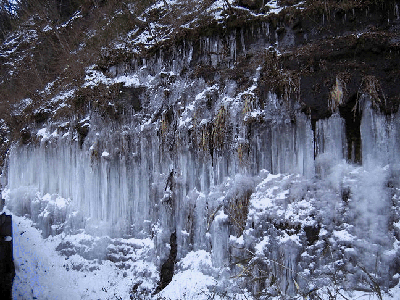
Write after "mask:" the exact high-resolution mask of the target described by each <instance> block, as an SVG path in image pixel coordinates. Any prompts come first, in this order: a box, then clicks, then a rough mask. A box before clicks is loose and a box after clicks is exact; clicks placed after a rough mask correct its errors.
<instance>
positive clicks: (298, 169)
mask: <svg viewBox="0 0 400 300" xmlns="http://www.w3.org/2000/svg"><path fill="white" fill-rule="evenodd" d="M231 2H232V1H230V2H228V3H231ZM288 2H290V1H288ZM293 2H296V1H293ZM328 2H329V6H325V7H324V4H323V3H319V2H314V4H308V5H307V6H306V8H304V9H300V8H298V7H296V5H295V4H296V3H292V4H290V5H291V6H289V7H287V8H286V9H285V10H282V11H281V12H280V13H279V14H272V13H270V14H258V15H256V16H254V13H253V14H251V17H249V15H243V9H239V8H238V7H236V6H235V5H233V7H231V8H230V9H228V11H230V13H228V16H227V17H226V19H224V21H221V22H211V23H210V24H209V26H205V27H202V28H200V29H196V30H192V31H190V30H188V31H182V32H180V34H181V35H177V36H175V37H174V39H173V40H169V41H166V42H160V43H159V44H157V45H155V46H154V47H151V48H148V49H146V50H145V51H143V52H141V54H140V55H137V56H136V57H135V56H133V57H129V59H127V58H126V57H123V59H120V58H118V59H117V57H116V54H115V53H108V54H107V55H104V57H103V59H102V60H101V61H99V63H98V64H97V65H95V66H91V67H90V68H88V69H87V70H86V77H85V81H84V83H83V84H82V85H81V86H80V87H79V88H77V89H73V90H69V91H63V93H61V94H59V95H58V96H56V97H54V98H52V99H51V101H50V102H49V103H50V104H51V105H53V106H54V109H55V111H54V112H53V113H52V114H50V113H48V112H47V113H48V114H47V113H46V111H45V110H38V111H36V113H35V114H34V116H35V118H33V119H34V120H35V121H34V122H33V123H31V124H28V125H27V126H25V127H24V130H25V131H23V132H21V140H22V142H23V143H19V144H17V143H15V144H13V146H12V147H11V149H10V152H9V158H8V164H7V167H8V169H7V176H8V177H7V182H8V189H9V191H10V192H9V198H8V200H7V201H8V202H7V207H8V208H10V209H11V210H12V211H13V212H15V213H17V214H21V215H25V214H26V215H29V216H30V217H31V218H32V220H33V221H34V222H35V223H36V224H37V226H38V227H39V228H40V229H42V231H43V234H44V236H49V235H55V234H59V233H61V232H65V233H74V232H76V231H77V230H80V229H84V230H85V231H86V232H88V233H90V234H93V235H104V234H107V235H111V236H113V237H122V236H126V235H128V236H133V237H135V238H143V239H144V238H151V239H153V240H154V244H155V249H154V253H152V254H151V257H149V258H148V259H149V260H150V261H152V262H154V264H156V266H157V267H158V269H159V272H160V283H159V285H158V286H159V288H160V289H162V288H164V287H165V286H166V285H167V284H168V283H170V282H171V279H172V275H173V274H174V272H175V274H176V273H177V272H179V271H180V269H179V268H176V262H178V261H180V260H182V259H184V258H185V257H186V256H187V255H188V254H189V253H191V252H196V251H203V250H205V251H206V252H208V253H210V254H211V258H212V268H213V269H212V270H213V271H209V272H210V274H212V276H215V278H217V276H220V275H221V274H223V275H221V277H222V279H221V286H220V288H227V289H229V288H230V289H231V291H234V290H235V288H237V289H239V288H241V289H244V288H247V289H248V290H250V291H252V293H253V294H254V295H257V294H259V293H261V294H262V295H263V296H265V297H270V296H276V295H289V296H293V295H295V294H298V293H299V294H304V295H306V294H307V293H311V292H314V293H316V292H317V291H318V290H320V289H322V287H327V286H332V285H336V284H339V285H340V286H342V287H343V288H345V289H349V290H352V289H366V290H372V291H373V292H376V293H378V290H377V287H379V289H382V290H384V289H388V288H390V287H392V286H394V285H395V284H397V279H396V276H395V275H396V274H397V273H398V272H399V271H400V270H399V267H398V266H399V265H400V263H399V261H398V257H399V254H400V253H398V252H399V250H398V247H397V245H398V242H399V234H400V232H399V230H400V227H399V217H400V216H399V210H398V201H399V199H400V195H399V188H400V186H399V184H400V182H399V180H398V176H397V174H398V172H399V168H398V166H399V163H400V160H399V159H400V144H399V143H400V121H399V120H400V119H399V116H398V114H399V113H398V104H399V100H400V99H399V89H398V86H400V73H399V72H400V71H399V70H400V66H399V63H400V46H399V41H400V33H399V22H400V20H399V13H398V5H399V3H398V1H382V2H380V1H377V2H373V3H372V2H371V3H364V4H358V3H353V2H352V1H348V2H347V1H342V2H336V1H328ZM260 3H261V1H239V3H238V4H239V5H241V7H248V8H251V9H256V10H261V8H260V7H261V6H262V5H261V4H260ZM287 5H289V4H287ZM346 5H348V6H346ZM235 7H236V8H235ZM262 7H264V6H262ZM268 9H272V8H268V7H264V10H268ZM50 104H49V105H50ZM29 105H30V104H27V106H29ZM66 110H67V111H68V112H67V113H66V112H65V111H66ZM21 111H26V107H22V109H21ZM71 112H73V113H71ZM16 114H17V116H16V117H18V116H21V114H19V113H16ZM18 114H19V115H18ZM71 115H72V116H71ZM22 133H24V134H22ZM281 174H286V175H281ZM243 264H245V265H244V267H243ZM241 266H242V267H241ZM374 268H375V269H374ZM230 276H233V277H235V278H237V282H235V286H234V287H233V286H231V287H229V283H228V282H229V277H230ZM221 277H219V278H221ZM137 288H138V286H136V287H135V289H137ZM155 288H156V287H155ZM379 292H380V290H379ZM282 297H283V296H282Z"/></svg>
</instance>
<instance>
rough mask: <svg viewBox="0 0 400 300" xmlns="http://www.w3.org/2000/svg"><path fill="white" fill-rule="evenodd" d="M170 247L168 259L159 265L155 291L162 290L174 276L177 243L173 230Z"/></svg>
mask: <svg viewBox="0 0 400 300" xmlns="http://www.w3.org/2000/svg"><path fill="white" fill-rule="evenodd" d="M169 244H170V247H171V250H170V252H169V257H168V259H167V260H166V261H165V262H164V263H163V265H162V266H161V271H160V282H159V283H158V287H157V292H160V291H162V290H163V289H164V288H165V287H166V286H167V285H168V284H169V283H170V282H171V281H172V277H173V276H174V268H175V262H176V254H177V252H178V245H177V243H176V232H173V233H172V234H171V237H170V242H169Z"/></svg>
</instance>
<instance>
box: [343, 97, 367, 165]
mask: <svg viewBox="0 0 400 300" xmlns="http://www.w3.org/2000/svg"><path fill="white" fill-rule="evenodd" d="M357 101H358V99H357V95H353V96H351V97H350V98H349V101H348V102H347V103H346V104H345V105H343V106H341V107H339V111H340V116H341V117H342V118H343V119H344V120H345V129H346V138H347V160H348V161H349V162H352V163H359V164H361V162H362V155H361V132H360V125H361V117H362V112H361V111H360V110H359V109H358V107H357Z"/></svg>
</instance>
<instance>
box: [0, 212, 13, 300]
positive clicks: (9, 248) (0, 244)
mask: <svg viewBox="0 0 400 300" xmlns="http://www.w3.org/2000/svg"><path fill="white" fill-rule="evenodd" d="M14 275H15V268H14V261H13V244H12V217H11V216H7V215H6V214H2V215H0V298H1V299H12V294H11V293H12V282H13V279H14Z"/></svg>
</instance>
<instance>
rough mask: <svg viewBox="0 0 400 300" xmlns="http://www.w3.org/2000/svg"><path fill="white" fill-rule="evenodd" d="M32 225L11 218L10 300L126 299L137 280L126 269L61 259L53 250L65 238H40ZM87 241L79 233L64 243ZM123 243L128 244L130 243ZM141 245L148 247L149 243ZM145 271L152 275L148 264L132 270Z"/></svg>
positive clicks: (75, 257) (139, 262)
mask: <svg viewBox="0 0 400 300" xmlns="http://www.w3.org/2000/svg"><path fill="white" fill-rule="evenodd" d="M32 225H33V224H32V221H30V220H28V219H26V218H23V217H18V216H15V215H14V216H13V236H14V253H13V254H14V263H15V267H16V276H15V279H14V284H13V299H60V300H62V299H110V298H109V297H110V296H111V295H113V296H114V297H116V298H120V299H129V292H130V288H131V287H132V285H133V280H134V279H137V278H132V276H126V274H127V273H128V272H129V273H130V271H129V270H126V271H124V270H120V269H119V268H118V267H117V266H116V265H115V264H114V263H112V262H110V261H108V260H104V261H102V263H100V264H98V263H94V262H90V261H87V260H85V259H83V258H82V257H81V256H79V255H73V256H70V257H69V258H67V257H65V256H61V255H60V254H59V252H58V251H56V248H57V246H58V245H59V243H60V242H61V241H62V240H63V239H64V238H66V237H65V235H60V236H54V237H49V238H47V239H43V238H42V237H41V234H40V232H39V231H38V230H37V229H35V228H34V227H32ZM89 238H91V237H90V236H88V235H82V234H80V235H76V236H70V237H69V238H68V240H69V241H73V240H74V239H75V241H74V242H75V243H77V244H78V243H79V241H85V240H87V239H89ZM125 242H126V243H128V244H129V243H131V242H133V241H132V240H126V241H125ZM136 242H138V241H136ZM143 243H144V244H148V243H149V241H143ZM85 266H88V268H86V267H85ZM90 269H92V271H90ZM146 269H147V270H148V272H155V269H154V267H153V266H152V265H151V264H149V263H147V262H145V261H143V260H137V261H135V262H134V267H133V269H132V270H135V272H137V273H138V274H140V272H143V271H144V270H146ZM152 269H153V270H152ZM124 273H125V275H124ZM142 279H144V280H145V278H142Z"/></svg>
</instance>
